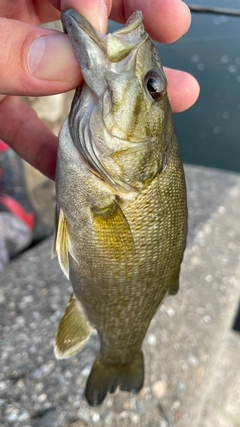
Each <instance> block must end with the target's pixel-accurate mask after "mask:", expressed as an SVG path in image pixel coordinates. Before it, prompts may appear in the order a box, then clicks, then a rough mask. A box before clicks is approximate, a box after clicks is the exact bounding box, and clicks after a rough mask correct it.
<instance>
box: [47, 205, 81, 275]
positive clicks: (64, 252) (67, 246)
mask: <svg viewBox="0 0 240 427" xmlns="http://www.w3.org/2000/svg"><path fill="white" fill-rule="evenodd" d="M68 253H70V254H71V256H72V257H73V258H74V259H75V261H77V260H76V256H75V254H74V250H73V247H72V245H71V240H70V236H69V233H68V227H67V221H66V218H65V215H64V213H63V210H62V209H58V208H57V206H56V213H55V237H54V242H53V248H52V256H53V257H54V256H55V255H56V254H57V256H58V261H59V264H60V267H61V269H62V271H63V273H64V274H65V275H66V277H67V278H69V259H68Z"/></svg>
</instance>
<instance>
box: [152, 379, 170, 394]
mask: <svg viewBox="0 0 240 427" xmlns="http://www.w3.org/2000/svg"><path fill="white" fill-rule="evenodd" d="M166 391H167V383H166V381H163V380H159V381H156V382H155V383H153V384H152V394H153V396H154V397H156V398H157V399H161V398H162V397H163V396H164V395H165V394H166Z"/></svg>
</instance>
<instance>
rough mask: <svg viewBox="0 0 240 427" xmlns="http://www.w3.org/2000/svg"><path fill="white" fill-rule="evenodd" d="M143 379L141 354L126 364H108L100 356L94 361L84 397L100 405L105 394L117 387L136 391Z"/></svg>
mask: <svg viewBox="0 0 240 427" xmlns="http://www.w3.org/2000/svg"><path fill="white" fill-rule="evenodd" d="M143 381H144V360H143V354H142V353H139V355H138V356H137V357H136V358H135V359H134V361H133V362H132V363H130V364H128V365H110V364H108V363H105V362H104V361H103V360H102V358H101V356H98V357H97V358H96V360H95V362H94V365H93V368H92V371H91V373H90V376H89V378H88V381H87V385H86V390H85V397H86V399H87V401H88V403H89V405H91V406H97V405H100V404H101V403H102V402H103V400H104V399H105V397H106V394H107V393H108V392H109V393H114V392H115V390H116V389H117V387H119V388H120V389H121V390H124V391H134V392H136V393H138V392H139V391H140V390H141V388H142V386H143Z"/></svg>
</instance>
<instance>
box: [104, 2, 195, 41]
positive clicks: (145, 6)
mask: <svg viewBox="0 0 240 427" xmlns="http://www.w3.org/2000/svg"><path fill="white" fill-rule="evenodd" d="M136 10H141V11H142V12H143V16H144V26H145V29H146V31H147V32H148V33H149V34H150V36H151V37H152V38H153V39H154V40H156V41H158V42H160V43H173V42H175V41H176V40H177V39H179V37H181V36H183V34H185V33H186V32H187V30H188V29H189V27H190V24H191V13H190V10H189V8H188V6H187V5H186V3H184V2H183V1H182V0H147V1H146V0H132V1H127V0H113V3H112V10H111V13H110V19H113V20H114V21H118V22H121V23H125V21H126V20H127V19H128V18H129V16H130V15H131V14H132V13H133V12H135V11H136Z"/></svg>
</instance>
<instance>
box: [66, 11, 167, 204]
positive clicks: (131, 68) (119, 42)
mask: <svg viewBox="0 0 240 427" xmlns="http://www.w3.org/2000/svg"><path fill="white" fill-rule="evenodd" d="M62 22H63V27H64V29H65V31H66V32H67V33H68V35H69V37H70V40H71V42H72V45H73V48H74V51H75V54H76V56H77V59H78V61H79V63H80V65H81V69H82V74H83V77H84V81H85V82H84V83H83V85H82V86H81V87H80V88H79V90H77V91H76V95H75V98H74V101H73V106H72V110H71V113H70V115H69V128H70V133H71V135H72V139H73V140H74V143H75V145H76V146H77V147H78V149H79V151H80V152H81V153H82V154H83V156H84V158H85V159H86V160H87V162H88V164H90V165H91V169H92V170H95V172H96V173H97V174H98V175H99V176H100V177H101V178H102V179H103V180H104V181H105V182H108V183H109V184H110V185H111V186H113V187H114V188H115V189H117V188H118V189H119V188H121V189H124V191H125V190H126V191H127V192H128V193H129V194H130V193H131V191H132V190H133V189H134V191H135V190H137V191H139V190H140V189H141V188H142V187H143V186H144V185H145V183H148V182H150V180H152V179H153V178H154V177H155V176H156V174H157V173H158V172H159V171H161V170H162V168H163V165H164V162H165V160H164V159H165V157H164V156H165V153H166V151H167V148H166V147H167V145H168V142H169V139H171V138H169V130H170V132H171V130H172V129H173V127H172V121H171V110H170V105H169V101H168V97H167V82H166V77H165V74H164V71H163V68H162V65H161V62H160V57H159V54H158V51H157V49H156V47H155V46H154V43H153V42H152V40H151V38H150V37H149V35H148V33H147V32H146V31H145V29H144V25H143V15H142V12H140V11H137V12H135V13H133V14H132V15H131V16H130V18H129V19H128V21H127V23H126V25H125V26H124V27H122V28H121V29H119V30H117V31H115V32H113V33H112V34H107V35H103V34H101V33H99V32H98V31H97V30H96V29H95V28H93V27H92V25H91V24H90V23H89V22H88V21H87V20H86V19H85V18H84V17H83V16H81V15H80V14H79V13H78V12H76V11H75V10H73V9H68V10H65V11H64V12H63V13H62ZM134 194H135V195H136V194H137V193H134ZM134 197H135V196H134Z"/></svg>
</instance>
